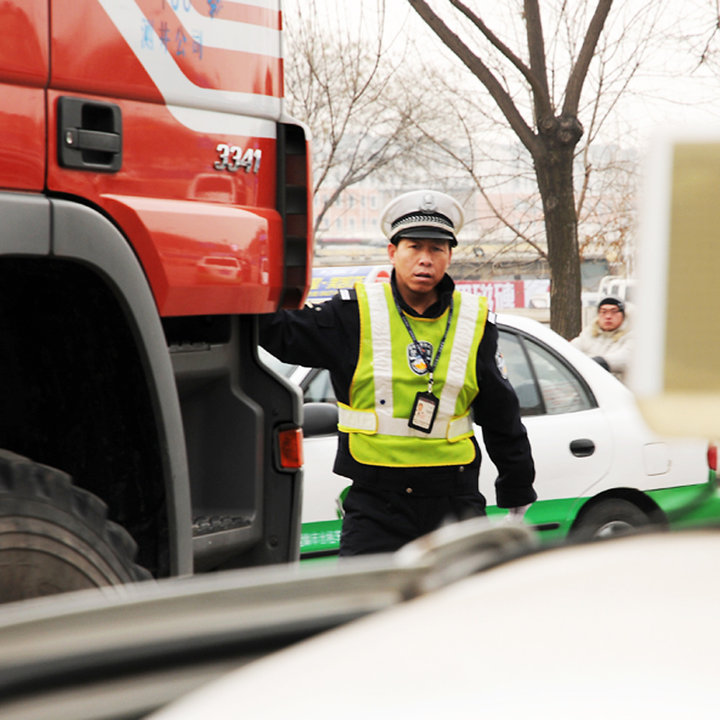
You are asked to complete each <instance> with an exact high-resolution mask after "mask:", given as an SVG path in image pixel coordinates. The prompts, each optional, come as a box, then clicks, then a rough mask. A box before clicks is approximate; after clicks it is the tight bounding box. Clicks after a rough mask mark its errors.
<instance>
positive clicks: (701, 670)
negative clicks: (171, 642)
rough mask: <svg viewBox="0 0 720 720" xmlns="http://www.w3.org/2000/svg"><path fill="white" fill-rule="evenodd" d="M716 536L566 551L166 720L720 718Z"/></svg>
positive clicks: (269, 663)
mask: <svg viewBox="0 0 720 720" xmlns="http://www.w3.org/2000/svg"><path fill="white" fill-rule="evenodd" d="M718 558H720V532H713V531H702V532H693V533H685V534H652V535H644V536H636V537H629V538H623V539H616V540H612V541H606V542H600V543H594V544H592V545H583V546H575V547H568V548H564V549H556V550H552V551H546V552H541V553H537V554H534V555H530V556H528V557H524V558H520V559H518V560H515V561H512V562H511V563H508V564H505V565H502V566H499V567H497V568H495V569H494V570H489V571H485V572H483V573H480V574H477V575H474V576H471V577H468V578H466V579H464V580H461V581H459V582H457V583H455V584H452V585H450V586H448V587H446V588H444V589H441V590H438V591H437V592H435V593H431V594H430V595H427V596H423V597H419V598H417V599H415V600H412V601H410V602H408V603H404V604H402V605H400V606H398V607H394V608H390V609H388V610H385V611H382V612H380V613H377V614H375V615H372V616H368V617H366V618H363V619H360V620H357V621H355V622H353V623H350V624H349V625H346V626H344V627H341V628H339V629H337V630H333V631H331V632H328V633H326V634H324V635H321V636H317V637H316V638H313V639H311V640H308V641H306V642H303V643H300V644H298V645H296V646H294V647H291V648H289V649H287V650H285V651H282V652H280V653H278V654H276V655H274V656H268V657H266V658H265V659H263V660H260V661H259V662H257V663H254V664H251V665H248V666H246V667H245V668H243V669H241V670H239V671H238V672H236V673H235V674H231V675H229V676H226V677H225V678H223V679H221V680H220V681H218V682H216V683H213V684H211V685H209V686H207V687H206V688H204V689H202V690H200V691H199V692H197V693H195V694H193V695H190V696H188V697H187V698H186V699H185V700H184V701H180V702H179V703H178V704H177V705H176V706H174V707H172V706H171V707H169V708H167V709H166V710H165V711H164V712H160V713H158V714H157V716H156V718H157V720H159V719H161V718H162V720H185V719H188V720H190V719H192V720H196V719H197V718H198V717H212V718H216V719H218V720H221V719H222V718H235V717H239V716H240V715H242V716H243V717H256V718H263V719H264V720H270V719H274V718H278V719H280V718H282V720H287V718H293V719H295V720H299V719H303V718H313V719H315V718H327V717H342V718H343V719H344V720H347V719H348V718H351V719H354V718H363V719H365V718H434V719H436V718H444V719H446V720H447V718H460V717H462V718H478V717H488V718H507V717H510V718H515V717H518V718H536V717H541V718H553V719H555V718H576V717H581V718H603V719H604V718H607V717H616V718H629V717H637V718H641V717H653V718H670V717H673V718H676V717H687V718H705V717H707V718H710V717H712V718H715V717H717V713H718V711H717V707H716V705H717V690H716V686H717V657H718V653H719V652H720V623H719V622H718V620H717V612H716V609H717V608H718V607H719V606H720V578H719V577H718V573H717V566H718Z"/></svg>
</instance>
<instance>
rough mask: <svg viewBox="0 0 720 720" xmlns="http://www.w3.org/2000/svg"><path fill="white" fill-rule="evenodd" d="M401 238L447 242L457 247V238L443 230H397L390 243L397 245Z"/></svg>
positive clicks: (415, 228) (429, 228) (426, 227)
mask: <svg viewBox="0 0 720 720" xmlns="http://www.w3.org/2000/svg"><path fill="white" fill-rule="evenodd" d="M403 238H409V239H412V240H423V239H426V240H449V241H450V244H451V245H453V246H455V245H457V238H456V237H455V235H453V233H451V232H450V231H449V230H443V229H442V228H437V227H428V226H425V227H410V228H401V229H399V230H398V231H397V232H396V233H395V234H394V235H393V236H392V237H391V238H390V242H391V243H397V242H398V241H399V240H402V239H403Z"/></svg>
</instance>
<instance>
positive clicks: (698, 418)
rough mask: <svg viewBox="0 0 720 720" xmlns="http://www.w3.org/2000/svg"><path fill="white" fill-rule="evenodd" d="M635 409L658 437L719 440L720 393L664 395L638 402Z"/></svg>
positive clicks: (639, 399) (644, 398)
mask: <svg viewBox="0 0 720 720" xmlns="http://www.w3.org/2000/svg"><path fill="white" fill-rule="evenodd" d="M638 406H639V407H640V411H641V412H642V414H643V416H644V417H645V420H646V421H647V423H648V425H650V427H651V428H652V429H653V430H654V431H655V432H656V433H658V434H660V435H667V436H673V435H680V436H685V437H697V438H720V394H719V393H705V392H703V393H674V394H673V393H664V394H663V395H657V396H655V397H642V398H638Z"/></svg>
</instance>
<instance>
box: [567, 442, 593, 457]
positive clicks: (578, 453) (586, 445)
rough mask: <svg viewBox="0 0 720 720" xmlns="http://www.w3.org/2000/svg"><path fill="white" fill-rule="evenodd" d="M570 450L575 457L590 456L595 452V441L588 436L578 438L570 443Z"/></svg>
mask: <svg viewBox="0 0 720 720" xmlns="http://www.w3.org/2000/svg"><path fill="white" fill-rule="evenodd" d="M570 452H571V453H572V454H573V455H574V456H575V457H590V456H591V455H592V454H593V453H594V452H595V443H594V442H593V441H592V440H588V438H578V439H577V440H573V441H572V442H571V443H570Z"/></svg>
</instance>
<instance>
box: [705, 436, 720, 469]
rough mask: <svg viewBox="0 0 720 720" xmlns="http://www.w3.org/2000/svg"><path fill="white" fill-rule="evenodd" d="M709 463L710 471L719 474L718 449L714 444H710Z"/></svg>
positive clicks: (708, 451) (708, 450)
mask: <svg viewBox="0 0 720 720" xmlns="http://www.w3.org/2000/svg"><path fill="white" fill-rule="evenodd" d="M707 463H708V468H709V469H710V470H714V471H715V472H717V468H718V449H717V445H716V444H715V443H714V442H711V443H708V449H707Z"/></svg>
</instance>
